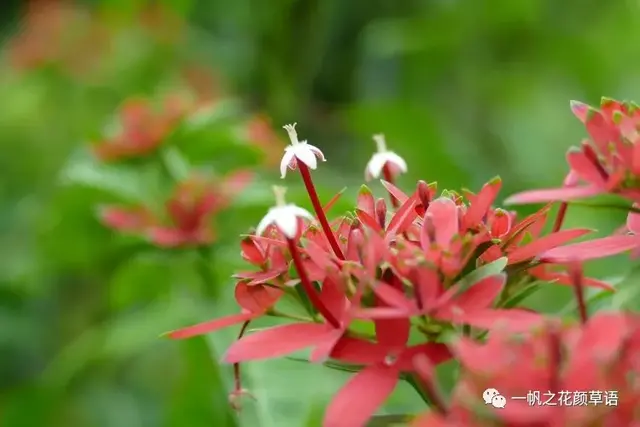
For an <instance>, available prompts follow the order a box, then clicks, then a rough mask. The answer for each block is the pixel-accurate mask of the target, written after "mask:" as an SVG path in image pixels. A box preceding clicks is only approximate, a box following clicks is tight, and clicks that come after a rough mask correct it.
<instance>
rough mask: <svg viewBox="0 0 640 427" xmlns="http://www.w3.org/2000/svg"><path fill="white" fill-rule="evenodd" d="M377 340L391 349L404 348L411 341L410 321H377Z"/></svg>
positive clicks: (375, 321)
mask: <svg viewBox="0 0 640 427" xmlns="http://www.w3.org/2000/svg"><path fill="white" fill-rule="evenodd" d="M374 323H375V328H376V339H377V341H378V343H379V344H382V345H386V346H389V347H404V346H405V344H406V343H407V340H408V339H409V331H410V329H411V323H410V322H409V319H375V320H374Z"/></svg>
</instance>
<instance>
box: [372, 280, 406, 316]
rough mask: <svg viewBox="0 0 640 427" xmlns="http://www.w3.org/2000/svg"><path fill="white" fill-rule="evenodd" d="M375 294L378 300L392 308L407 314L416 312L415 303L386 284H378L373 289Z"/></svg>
mask: <svg viewBox="0 0 640 427" xmlns="http://www.w3.org/2000/svg"><path fill="white" fill-rule="evenodd" d="M373 292H375V294H376V296H377V297H378V298H380V299H381V300H382V301H384V302H385V303H386V304H388V305H389V306H391V307H396V308H399V309H401V310H406V311H407V312H411V311H415V309H416V307H415V303H414V302H413V301H411V300H410V299H408V298H407V297H406V296H404V294H403V293H402V292H400V291H399V290H397V289H395V288H394V287H393V286H391V285H389V284H387V283H385V282H378V284H376V286H375V288H373Z"/></svg>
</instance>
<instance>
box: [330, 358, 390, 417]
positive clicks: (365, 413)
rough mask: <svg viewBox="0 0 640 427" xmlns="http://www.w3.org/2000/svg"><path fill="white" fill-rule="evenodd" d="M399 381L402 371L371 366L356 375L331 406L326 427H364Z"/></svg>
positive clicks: (337, 395)
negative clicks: (399, 374) (399, 372)
mask: <svg viewBox="0 0 640 427" xmlns="http://www.w3.org/2000/svg"><path fill="white" fill-rule="evenodd" d="M397 383H398V371H396V370H395V369H390V368H389V367H386V366H370V367H367V368H365V369H363V370H362V371H360V372H358V373H357V374H355V375H354V376H353V377H351V379H350V380H349V381H348V382H347V383H346V384H345V385H344V387H342V388H341V389H340V391H338V393H337V394H336V395H335V396H334V398H333V400H332V401H331V403H330V404H329V406H328V407H327V410H326V412H325V417H324V420H323V422H322V426H323V427H338V426H345V427H346V426H349V427H358V426H364V425H365V424H366V423H367V421H368V420H369V419H370V418H371V417H372V416H373V414H374V413H375V411H376V410H377V409H378V408H379V407H380V406H382V404H383V403H384V402H385V400H387V397H388V396H389V395H390V394H391V393H392V392H393V390H394V389H395V387H396V384H397Z"/></svg>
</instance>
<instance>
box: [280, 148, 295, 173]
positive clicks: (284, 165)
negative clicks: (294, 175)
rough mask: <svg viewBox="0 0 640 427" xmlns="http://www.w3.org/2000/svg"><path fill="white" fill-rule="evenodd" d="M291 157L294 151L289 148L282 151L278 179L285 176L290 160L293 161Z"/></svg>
mask: <svg viewBox="0 0 640 427" xmlns="http://www.w3.org/2000/svg"><path fill="white" fill-rule="evenodd" d="M293 156H294V150H292V147H291V146H288V147H287V148H285V149H284V155H283V156H282V160H281V161H280V178H284V177H285V176H287V168H288V167H289V163H290V162H291V159H293Z"/></svg>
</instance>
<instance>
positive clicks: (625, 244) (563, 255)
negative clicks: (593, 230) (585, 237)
mask: <svg viewBox="0 0 640 427" xmlns="http://www.w3.org/2000/svg"><path fill="white" fill-rule="evenodd" d="M638 246H640V237H638V236H629V235H623V236H609V237H603V238H601V239H595V240H589V241H588V242H580V243H576V244H573V245H567V246H562V247H560V248H554V249H551V250H549V251H547V252H545V253H543V254H542V255H541V257H540V259H541V260H542V261H548V262H552V263H564V262H567V261H571V260H573V261H586V260H590V259H595V258H604V257H608V256H611V255H617V254H619V253H622V252H626V251H629V250H632V249H635V248H637V247H638Z"/></svg>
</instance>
